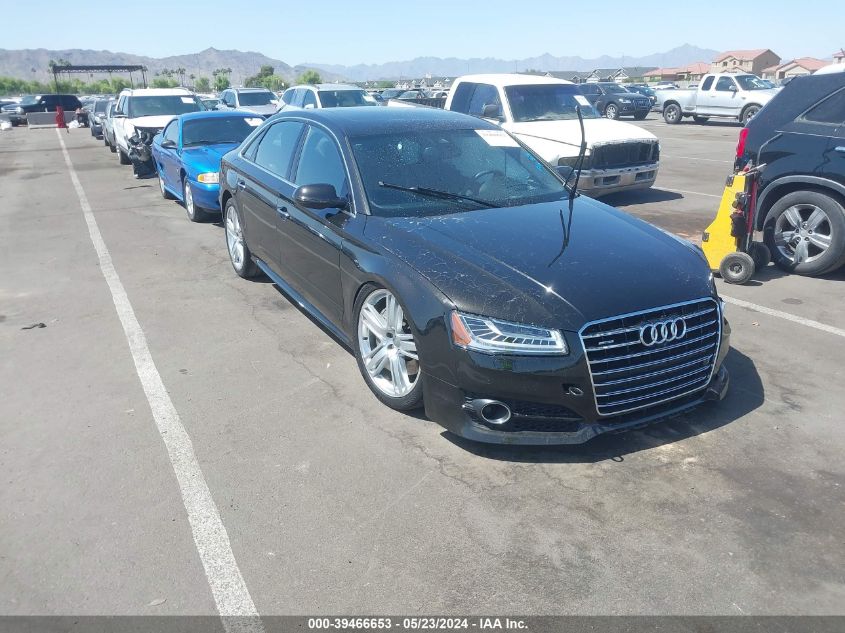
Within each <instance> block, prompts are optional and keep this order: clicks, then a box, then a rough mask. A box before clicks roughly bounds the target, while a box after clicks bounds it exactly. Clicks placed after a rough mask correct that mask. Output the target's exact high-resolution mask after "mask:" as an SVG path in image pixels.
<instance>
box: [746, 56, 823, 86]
mask: <svg viewBox="0 0 845 633" xmlns="http://www.w3.org/2000/svg"><path fill="white" fill-rule="evenodd" d="M827 65H828V62H826V61H823V60H821V59H816V58H815V57H799V58H798V59H793V60H792V61H789V62H786V63H785V64H778V65H777V66H771V67H769V68H765V69H764V70H763V74H762V75H761V77H763V79H770V80H772V81H783V80H784V79H792V78H794V77H803V76H804V75H812V74H813V73H814V72H816V71H817V70H819V69H820V68H824V67H825V66H827Z"/></svg>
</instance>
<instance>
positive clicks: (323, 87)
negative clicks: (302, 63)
mask: <svg viewBox="0 0 845 633" xmlns="http://www.w3.org/2000/svg"><path fill="white" fill-rule="evenodd" d="M376 105H378V101H376V100H375V98H374V97H372V96H371V95H369V94H368V93H367V91H366V90H364V89H362V88H359V87H358V86H351V85H347V84H313V85H311V84H305V85H301V86H293V87H292V88H288V89H287V90H285V92H284V94H283V95H282V102H281V103H280V104H279V109H278V111H279V112H281V111H282V110H285V111H288V110H310V109H311V108H349V107H355V106H376Z"/></svg>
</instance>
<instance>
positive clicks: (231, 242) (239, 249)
mask: <svg viewBox="0 0 845 633" xmlns="http://www.w3.org/2000/svg"><path fill="white" fill-rule="evenodd" d="M223 218H224V219H223V224H224V226H225V227H226V250H227V251H228V252H229V261H230V262H232V268H234V269H235V273H236V274H237V275H238V276H239V277H243V278H244V279H250V278H251V277H255V276H256V275H257V274H258V266H256V265H255V262H254V261H253V260H252V253H251V252H250V250H249V246H247V243H246V239H245V238H244V233H243V222H242V221H241V212H240V211H238V207H237V205H236V204H235V201H234V200H233V199H231V198H230V199H229V200H228V202H226V211H225V212H224V214H223Z"/></svg>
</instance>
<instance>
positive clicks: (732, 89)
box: [728, 84, 737, 92]
mask: <svg viewBox="0 0 845 633" xmlns="http://www.w3.org/2000/svg"><path fill="white" fill-rule="evenodd" d="M728 90H730V91H731V92H736V90H737V88H736V86H735V85H733V84H731V87H730V88H728Z"/></svg>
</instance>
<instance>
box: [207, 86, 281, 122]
mask: <svg viewBox="0 0 845 633" xmlns="http://www.w3.org/2000/svg"><path fill="white" fill-rule="evenodd" d="M277 105H278V97H276V95H275V94H274V93H272V92H270V91H269V90H267V88H227V89H226V90H224V91H223V92H222V93H220V103H219V104H218V105H217V106H216V109H217V110H241V111H246V112H252V113H253V114H257V115H259V116H263V117H266V116H270V115H271V114H273V113H274V112H275V111H276V107H277Z"/></svg>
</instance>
